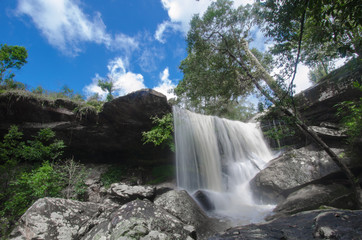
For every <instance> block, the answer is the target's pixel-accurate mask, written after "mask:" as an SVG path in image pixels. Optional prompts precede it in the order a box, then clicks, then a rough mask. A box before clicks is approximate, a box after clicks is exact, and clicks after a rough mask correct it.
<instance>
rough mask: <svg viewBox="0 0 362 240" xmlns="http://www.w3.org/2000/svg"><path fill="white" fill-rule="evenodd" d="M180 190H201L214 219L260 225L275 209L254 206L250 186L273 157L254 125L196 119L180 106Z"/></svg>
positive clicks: (176, 121)
mask: <svg viewBox="0 0 362 240" xmlns="http://www.w3.org/2000/svg"><path fill="white" fill-rule="evenodd" d="M173 113H174V125H175V144H176V165H177V166H176V169H177V185H178V186H179V187H180V188H183V189H186V190H187V191H188V192H189V193H190V194H191V195H193V194H195V192H197V191H200V190H201V191H202V193H203V194H204V195H206V196H207V199H208V200H209V201H210V202H211V203H212V206H213V207H212V209H211V210H209V211H208V213H209V214H210V215H213V216H218V217H227V218H230V219H233V220H235V221H238V222H239V223H245V224H247V223H254V222H260V221H262V220H263V218H264V217H265V216H266V215H267V214H269V213H270V212H271V210H272V209H273V208H274V206H273V205H258V204H256V203H255V202H254V200H253V197H252V194H251V190H250V187H249V181H250V180H251V179H252V178H253V177H254V176H255V175H256V174H257V173H258V172H259V171H260V170H261V169H263V168H264V167H265V165H266V163H267V162H268V161H269V160H270V159H272V158H273V155H272V153H271V151H270V150H269V148H268V146H267V144H266V143H265V141H264V138H263V135H262V133H261V131H260V129H259V128H258V126H257V124H255V123H243V122H239V121H231V120H227V119H222V118H218V117H215V116H206V115H201V114H196V113H193V112H190V111H187V110H184V109H180V108H177V107H175V108H174V109H173Z"/></svg>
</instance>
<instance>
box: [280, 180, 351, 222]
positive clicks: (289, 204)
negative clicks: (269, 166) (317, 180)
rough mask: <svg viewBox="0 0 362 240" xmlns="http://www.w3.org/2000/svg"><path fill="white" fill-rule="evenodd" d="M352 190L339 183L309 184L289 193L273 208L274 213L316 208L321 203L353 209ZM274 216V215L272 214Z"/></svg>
mask: <svg viewBox="0 0 362 240" xmlns="http://www.w3.org/2000/svg"><path fill="white" fill-rule="evenodd" d="M352 199H353V197H352V192H351V190H349V189H348V188H346V187H345V186H343V185H341V184H330V185H320V184H310V185H308V186H306V187H304V188H301V189H299V190H298V191H295V192H293V193H292V194H290V195H289V196H288V197H287V199H286V200H285V201H283V202H282V203H280V204H278V206H276V208H275V209H274V212H276V213H277V214H276V215H280V214H284V215H291V214H294V213H298V212H302V211H307V210H314V209H318V208H319V207H321V206H323V205H328V206H330V207H336V208H345V207H346V206H349V209H353V208H354V207H355V206H354V203H353V200H352ZM274 217H275V216H274Z"/></svg>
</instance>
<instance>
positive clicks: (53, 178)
mask: <svg viewBox="0 0 362 240" xmlns="http://www.w3.org/2000/svg"><path fill="white" fill-rule="evenodd" d="M60 183H61V176H60V174H59V173H58V172H57V171H55V169H54V167H53V165H52V164H50V163H49V162H48V161H45V162H43V164H42V165H41V166H40V167H38V168H36V169H34V170H32V171H31V172H22V173H21V174H19V175H18V177H17V178H16V179H14V180H13V181H12V182H11V184H10V188H9V189H7V193H8V196H7V199H6V200H5V201H4V202H3V204H2V205H3V208H2V210H1V212H0V215H1V216H7V217H8V219H9V220H11V221H14V220H16V219H17V218H19V217H20V216H21V215H22V214H23V213H24V212H25V211H26V209H27V208H28V207H29V206H30V205H31V204H32V203H33V202H34V201H35V200H36V199H38V198H42V197H59V196H60V191H61V189H62V188H63V185H62V184H60Z"/></svg>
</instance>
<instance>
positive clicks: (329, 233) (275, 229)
mask: <svg viewBox="0 0 362 240" xmlns="http://www.w3.org/2000/svg"><path fill="white" fill-rule="evenodd" d="M361 236H362V211H361V210H359V211H348V210H316V211H308V212H303V213H298V214H295V215H292V216H289V217H284V218H279V219H276V220H274V221H270V222H266V223H260V224H251V225H246V226H241V227H234V228H230V229H228V230H227V231H226V232H224V233H220V234H217V235H215V236H214V237H211V238H209V239H210V240H220V239H224V240H257V239H268V240H280V239H285V240H297V239H298V240H299V239H303V240H309V239H310V240H312V239H356V240H357V239H362V238H361Z"/></svg>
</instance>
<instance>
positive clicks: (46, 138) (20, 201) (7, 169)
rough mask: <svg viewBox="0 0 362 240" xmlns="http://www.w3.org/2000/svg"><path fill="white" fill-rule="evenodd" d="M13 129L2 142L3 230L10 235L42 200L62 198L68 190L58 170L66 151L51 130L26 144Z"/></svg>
mask: <svg viewBox="0 0 362 240" xmlns="http://www.w3.org/2000/svg"><path fill="white" fill-rule="evenodd" d="M22 138H23V133H22V132H20V131H19V129H18V127H17V126H11V127H10V129H9V131H8V133H7V134H6V135H5V136H4V139H3V141H2V142H0V180H1V181H0V209H1V210H0V227H1V232H3V234H4V233H8V232H9V231H10V228H11V227H12V226H13V224H14V222H15V221H16V220H17V219H18V218H19V217H20V216H21V215H22V214H23V213H24V212H25V211H26V209H27V208H28V207H29V206H30V205H31V204H32V203H33V202H34V201H35V200H36V199H38V198H41V197H58V196H60V191H61V189H62V188H63V187H64V186H65V184H64V180H63V178H62V175H61V174H60V172H59V171H57V170H56V167H55V166H56V164H55V161H56V160H59V158H60V157H61V155H62V153H63V148H64V147H65V145H64V143H63V141H60V140H57V139H55V133H54V132H53V131H52V130H50V129H42V130H40V131H39V132H38V133H37V134H36V135H35V136H33V138H32V139H30V140H28V141H24V140H23V139H22Z"/></svg>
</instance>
